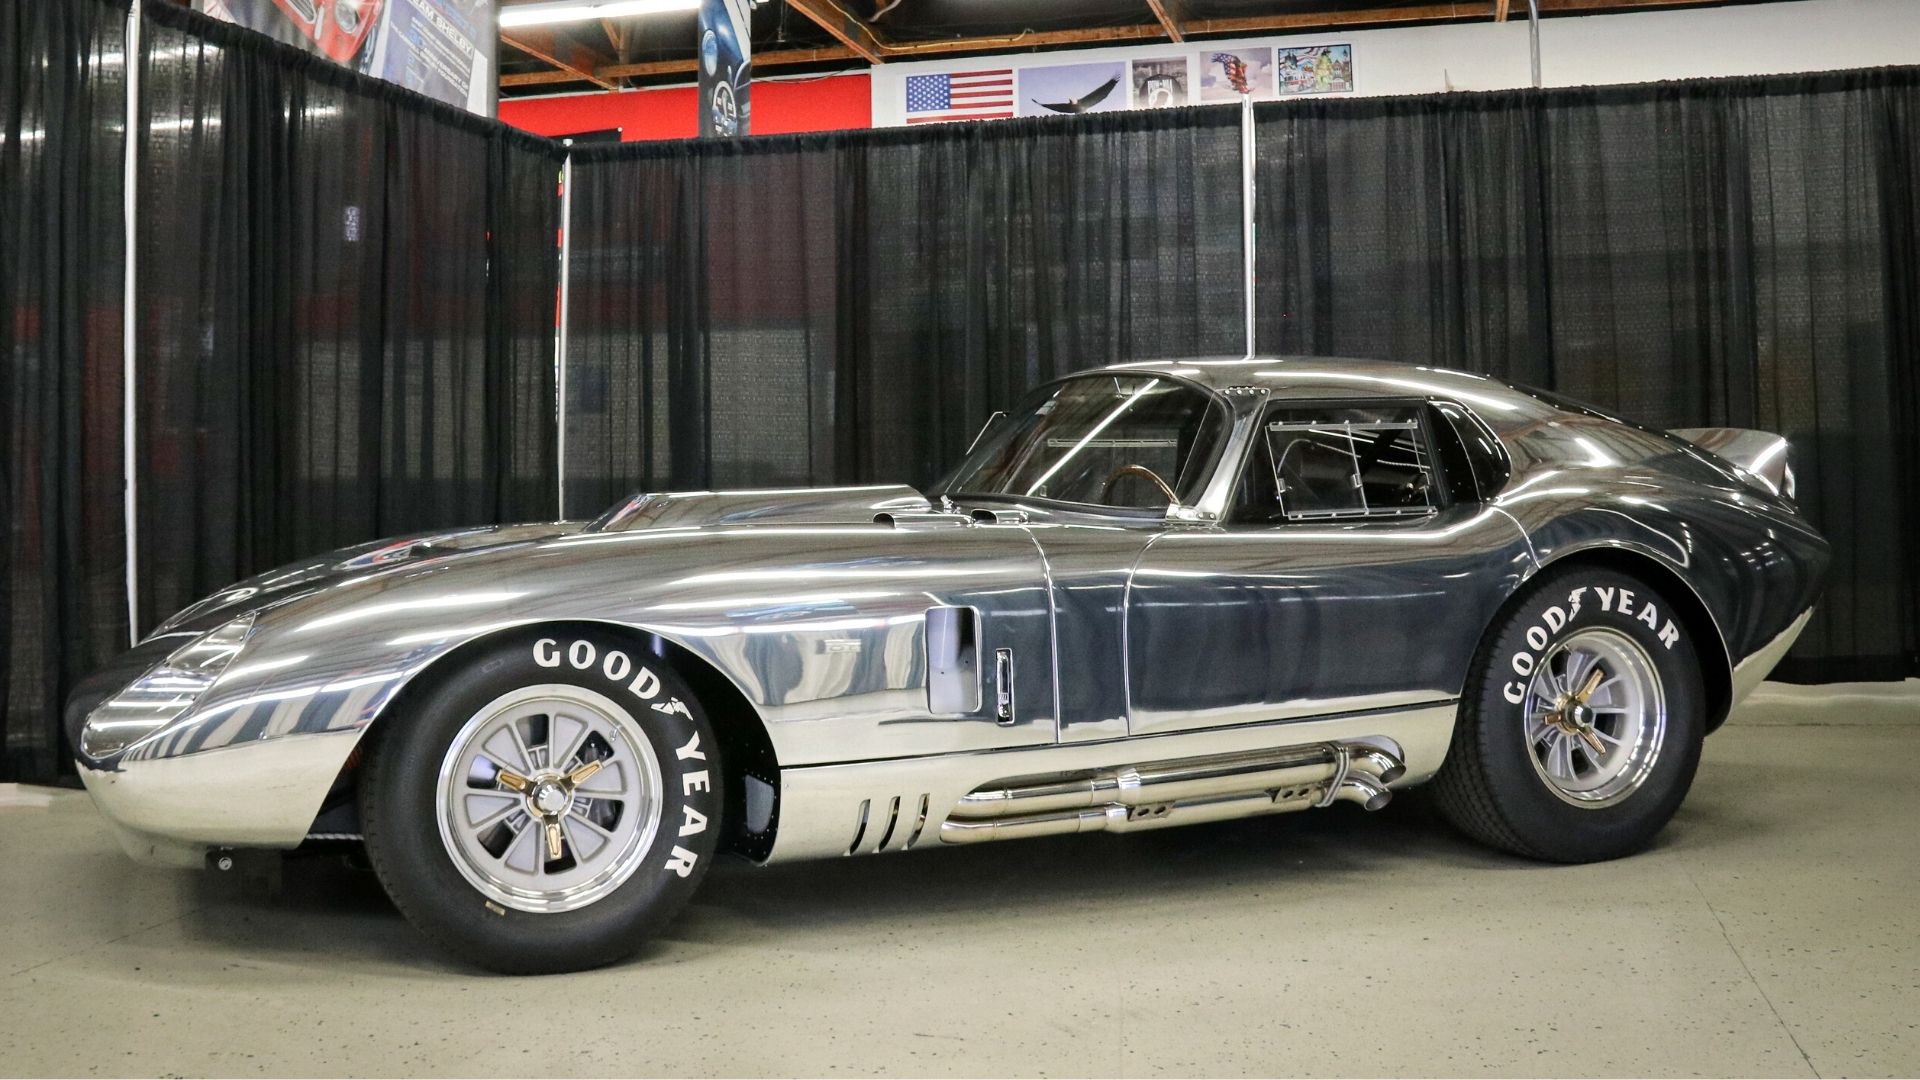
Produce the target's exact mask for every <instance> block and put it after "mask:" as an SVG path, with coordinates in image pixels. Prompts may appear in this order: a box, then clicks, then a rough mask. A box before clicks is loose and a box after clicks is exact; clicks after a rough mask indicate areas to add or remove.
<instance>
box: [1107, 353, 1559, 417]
mask: <svg viewBox="0 0 1920 1080" xmlns="http://www.w3.org/2000/svg"><path fill="white" fill-rule="evenodd" d="M1080 374H1127V375H1165V376H1168V377H1170V378H1176V379H1185V380H1187V381H1189V382H1195V383H1199V384H1200V385H1202V386H1206V387H1209V388H1211V389H1214V390H1231V389H1233V388H1235V387H1242V386H1252V387H1259V388H1261V389H1265V390H1267V391H1269V392H1270V393H1271V394H1272V395H1273V396H1276V397H1278V396H1285V397H1290V398H1304V399H1319V400H1327V399H1341V400H1365V399H1369V398H1408V397H1439V398H1445V399H1448V400H1453V401H1458V402H1460V403H1461V404H1463V405H1466V406H1468V407H1470V408H1472V409H1473V410H1474V411H1475V412H1477V413H1479V414H1480V415H1481V416H1482V417H1483V418H1484V419H1486V420H1487V421H1488V422H1489V423H1491V424H1493V425H1494V426H1495V428H1496V429H1498V428H1500V427H1502V426H1504V425H1503V424H1502V423H1501V421H1507V422H1510V423H1511V422H1517V421H1526V420H1533V419H1537V418H1539V417H1540V416H1542V415H1543V414H1548V413H1553V412H1557V411H1558V410H1557V409H1555V408H1554V407H1552V406H1551V405H1549V404H1547V403H1546V402H1544V401H1542V400H1540V399H1539V398H1537V397H1534V396H1533V395H1532V394H1529V393H1527V392H1525V391H1523V390H1517V389H1515V388H1513V387H1512V386H1510V385H1508V384H1507V383H1504V382H1501V381H1500V380H1499V379H1495V378H1493V377H1491V376H1487V375H1475V374H1473V373H1471V372H1466V371H1453V370H1451V369H1448V368H1432V367H1418V366H1415V365H1413V364H1401V363H1395V362H1393V361H1389V360H1358V359H1350V358H1346V357H1329V356H1255V357H1245V356H1232V357H1227V356H1195V357H1181V358H1172V359H1165V360H1141V361H1134V362H1131V363H1125V364H1112V365H1108V366H1106V367H1101V368H1095V369H1092V370H1091V371H1088V372H1081V373H1080Z"/></svg>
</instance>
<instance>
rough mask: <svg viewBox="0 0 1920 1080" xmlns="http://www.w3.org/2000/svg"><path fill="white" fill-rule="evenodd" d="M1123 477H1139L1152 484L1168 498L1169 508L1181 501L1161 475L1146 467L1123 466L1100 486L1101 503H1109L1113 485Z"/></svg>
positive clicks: (1108, 476) (1109, 474) (1108, 475)
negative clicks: (1108, 499)
mask: <svg viewBox="0 0 1920 1080" xmlns="http://www.w3.org/2000/svg"><path fill="white" fill-rule="evenodd" d="M1123 476H1138V477H1140V478H1141V479H1142V480H1146V481H1148V482H1150V483H1152V484H1153V486H1154V487H1157V488H1159V489H1160V494H1162V495H1165V496H1166V497H1167V505H1168V506H1172V505H1173V504H1174V503H1177V502H1179V501H1180V497H1179V496H1178V495H1175V494H1174V493H1173V486H1172V485H1170V484H1168V483H1167V482H1166V481H1165V480H1162V479H1160V474H1159V473H1156V472H1154V471H1153V470H1152V469H1149V468H1147V467H1146V466H1145V465H1122V466H1120V467H1119V468H1117V469H1115V470H1113V471H1112V472H1110V473H1108V474H1107V480H1106V483H1104V484H1101V485H1100V501H1101V502H1106V501H1107V496H1108V495H1109V494H1110V493H1112V491H1113V485H1114V484H1117V483H1119V482H1120V478H1121V477H1123Z"/></svg>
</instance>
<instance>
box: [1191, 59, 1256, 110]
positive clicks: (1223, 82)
mask: <svg viewBox="0 0 1920 1080" xmlns="http://www.w3.org/2000/svg"><path fill="white" fill-rule="evenodd" d="M1242 96H1252V97H1254V98H1270V97H1272V96H1273V50H1272V49H1208V50H1206V51H1205V52H1202V53H1201V54H1200V100H1201V101H1203V102H1217V101H1239V100H1240V99H1241V97H1242Z"/></svg>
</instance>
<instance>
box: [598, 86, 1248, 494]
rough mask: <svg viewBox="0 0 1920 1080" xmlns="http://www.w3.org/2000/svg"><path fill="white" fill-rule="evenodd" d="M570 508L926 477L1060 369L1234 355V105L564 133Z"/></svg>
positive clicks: (1237, 300)
mask: <svg viewBox="0 0 1920 1080" xmlns="http://www.w3.org/2000/svg"><path fill="white" fill-rule="evenodd" d="M573 176H574V185H575V191H574V198H573V218H572V221H573V242H572V245H571V260H572V261H571V271H570V285H569V290H570V294H571V297H572V303H571V307H570V314H569V322H568V355H567V398H568V400H567V403H566V417H567V500H568V507H567V510H568V512H569V513H570V514H575V515H581V514H592V513H597V512H598V511H599V510H601V509H603V508H604V507H605V506H607V505H608V504H609V503H611V502H613V501H614V500H615V499H617V498H619V497H620V496H621V495H624V494H626V493H629V492H631V491H633V490H635V489H638V488H646V487H655V488H659V487H689V486H691V487H705V486H716V485H733V486H740V485H767V484H826V483H844V482H860V481H870V480H900V481H906V482H910V483H922V484H924V483H929V482H931V481H933V480H934V479H936V478H937V477H938V476H939V475H940V474H941V473H942V472H943V471H944V470H945V469H946V468H947V467H948V466H949V465H951V464H952V462H953V461H954V460H955V458H956V457H957V456H958V454H959V453H960V452H961V451H963V450H964V449H965V448H966V446H967V445H968V443H969V442H970V441H971V440H972V438H973V436H974V434H975V432H976V431H977V430H978V428H979V425H980V424H981V422H982V421H983V420H985V418H986V417H987V415H988V414H989V413H990V412H992V411H993V410H994V409H996V408H999V407H1002V406H1004V405H1006V404H1007V403H1008V402H1009V401H1011V400H1012V398H1013V397H1015V396H1016V395H1017V394H1019V393H1020V392H1021V391H1022V390H1024V389H1025V388H1026V387H1028V386H1031V385H1033V384H1034V383H1036V382H1039V381H1043V380H1046V379H1050V378H1053V377H1055V376H1057V375H1062V374H1065V373H1067V372H1070V371H1075V370H1078V369H1081V368H1085V367H1090V366H1094V365H1098V364H1105V363H1112V362H1115V361H1121V360H1128V359H1136V358H1144V357H1153V356H1165V355H1170V354H1186V355H1191V354H1198V353H1207V354H1218V353H1235V354H1237V353H1240V352H1242V351H1244V340H1245V337H1244V330H1243V328H1242V296H1241V288H1240V266H1241V250H1242V249H1241V227H1240V222H1241V204H1240V134H1239V114H1238V112H1237V111H1235V110H1233V109H1231V108H1206V109H1191V110H1180V111H1169V112H1139V113H1118V114H1104V115H1097V116H1087V117H1084V118H1081V119H1080V120H1078V121H1076V122H1069V123H1060V122H1048V121H1027V120H1020V121H1010V122H1006V123H995V124H953V125H940V126H937V127H935V128H919V129H911V130H907V131H893V132H849V133H844V134H838V135H822V136H802V137H791V138H772V139H753V140H746V141H727V142H706V143H695V142H689V143H673V144H655V145H641V146H632V145H628V146H593V147H581V148H576V150H575V151H574V166H573Z"/></svg>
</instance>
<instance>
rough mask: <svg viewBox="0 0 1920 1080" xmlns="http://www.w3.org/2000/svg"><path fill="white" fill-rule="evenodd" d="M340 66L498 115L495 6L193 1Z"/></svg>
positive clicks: (366, 0)
mask: <svg viewBox="0 0 1920 1080" xmlns="http://www.w3.org/2000/svg"><path fill="white" fill-rule="evenodd" d="M193 6H194V8H195V9H196V10H199V11H202V12H205V13H206V14H208V15H211V16H213V17H214V18H216V19H225V20H227V21H228V22H232V23H239V24H240V25H241V26H244V27H246V28H248V29H250V30H258V31H260V32H261V33H263V34H265V35H267V36H268V37H271V38H273V39H275V40H277V41H282V42H285V43H287V44H289V45H297V46H299V47H300V48H302V49H305V50H306V51H308V52H311V53H317V54H319V55H321V56H324V57H326V58H327V59H329V60H332V61H333V62H334V63H336V64H340V65H343V66H345V67H349V68H352V69H353V70H355V71H358V72H360V73H362V74H364V75H372V76H374V77H376V78H380V79H385V80H386V81H388V82H391V83H398V84H399V85H401V86H404V87H406V88H407V89H409V90H417V91H419V92H420V93H422V94H425V95H427V96H428V97H430V98H434V99H436V100H439V101H444V102H446V103H447V104H449V105H453V106H456V107H458V108H462V109H466V110H467V111H468V112H475V113H479V114H481V115H482V116H491V115H493V108H494V98H495V92H494V90H495V88H494V84H493V44H492V42H493V34H494V32H495V31H494V26H493V7H494V0H193Z"/></svg>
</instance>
